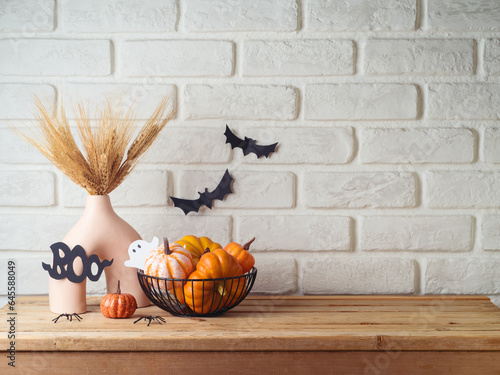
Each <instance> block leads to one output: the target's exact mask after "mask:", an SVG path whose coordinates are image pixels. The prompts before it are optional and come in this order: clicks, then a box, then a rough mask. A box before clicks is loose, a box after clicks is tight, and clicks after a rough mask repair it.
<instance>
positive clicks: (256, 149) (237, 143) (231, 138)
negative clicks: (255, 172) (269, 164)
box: [224, 125, 278, 159]
mask: <svg viewBox="0 0 500 375" xmlns="http://www.w3.org/2000/svg"><path fill="white" fill-rule="evenodd" d="M224 135H225V136H226V143H229V144H230V145H231V148H233V149H234V148H235V147H239V148H241V149H242V150H243V155H248V154H249V153H251V152H253V153H254V154H255V155H257V159H258V158H260V157H261V156H265V157H266V158H267V157H269V154H270V153H271V152H274V150H275V149H276V146H277V145H278V142H276V143H273V144H272V145H265V146H259V145H257V141H256V140H255V139H252V138H247V137H245V139H241V138H238V137H237V136H235V135H234V134H233V132H232V131H231V129H229V126H227V125H226V131H225V132H224Z"/></svg>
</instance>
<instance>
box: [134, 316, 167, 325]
mask: <svg viewBox="0 0 500 375" xmlns="http://www.w3.org/2000/svg"><path fill="white" fill-rule="evenodd" d="M142 319H144V321H146V320H147V321H148V327H149V325H150V324H151V323H152V322H157V323H158V324H160V325H161V323H162V322H163V323H165V319H163V318H162V317H161V316H152V315H150V316H141V317H140V318H139V319H137V320H136V321H135V322H134V324H135V323H137V322H139V321H141V320H142Z"/></svg>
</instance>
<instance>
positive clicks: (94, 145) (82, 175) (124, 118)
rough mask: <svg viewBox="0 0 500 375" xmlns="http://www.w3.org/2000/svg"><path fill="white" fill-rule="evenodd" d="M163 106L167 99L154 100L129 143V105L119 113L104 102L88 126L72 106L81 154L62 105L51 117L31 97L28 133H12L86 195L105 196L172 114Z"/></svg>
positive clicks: (84, 112) (87, 118)
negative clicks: (155, 103) (32, 115)
mask: <svg viewBox="0 0 500 375" xmlns="http://www.w3.org/2000/svg"><path fill="white" fill-rule="evenodd" d="M168 103H169V100H168V99H167V98H165V99H163V100H162V101H161V102H160V104H159V105H158V106H157V107H156V109H155V110H154V112H153V113H152V114H151V116H150V117H149V119H147V120H146V121H145V123H144V125H143V126H142V127H140V129H139V130H138V131H137V134H136V135H135V138H134V139H133V140H132V138H133V136H134V133H135V132H136V130H135V128H134V126H133V124H134V121H135V118H134V113H133V111H132V107H131V108H130V109H129V110H128V111H127V112H126V113H125V114H121V113H119V111H117V110H116V107H118V105H117V104H118V103H117V101H116V100H114V101H112V100H111V99H108V100H106V102H105V104H104V105H103V107H102V108H101V109H99V110H98V113H99V116H98V120H97V124H96V126H95V127H92V121H91V115H90V112H89V110H88V108H86V107H85V106H84V105H83V104H82V103H80V104H78V105H77V107H76V109H75V113H76V129H77V132H78V136H79V138H80V141H81V143H82V145H83V152H82V151H81V150H80V148H79V147H78V145H77V142H76V140H75V138H74V137H73V135H72V133H71V129H70V125H69V121H68V117H67V116H66V111H65V109H64V105H63V106H62V108H61V111H60V112H59V114H57V115H56V116H53V113H54V110H53V108H51V107H50V105H47V104H44V103H43V102H42V101H41V100H40V99H39V98H38V97H36V98H35V107H36V115H35V116H36V117H35V121H34V123H33V126H32V128H34V129H30V130H27V131H21V130H20V129H18V128H12V129H13V130H14V132H16V133H17V134H19V135H20V136H21V137H22V138H24V139H25V140H26V141H27V142H29V143H30V144H32V145H33V146H34V147H35V148H36V149H37V150H38V151H40V152H41V153H42V154H43V155H44V156H45V157H46V158H47V159H49V160H50V161H51V162H52V163H53V164H54V165H55V166H56V167H57V168H59V170H61V171H62V172H63V173H64V174H65V175H66V176H68V177H69V178H70V179H71V180H72V181H73V182H75V183H76V184H78V185H80V186H81V187H83V188H84V189H85V190H87V191H88V193H89V194H91V195H106V194H109V193H111V192H112V191H113V190H114V189H116V188H117V187H118V186H119V185H120V184H121V183H122V181H123V180H124V179H125V177H127V176H128V174H129V173H130V172H131V171H132V170H133V169H134V167H135V166H136V165H137V163H138V162H139V161H140V159H141V157H142V156H143V155H144V154H145V152H146V151H147V150H148V149H149V147H150V146H151V145H152V144H153V142H154V141H155V139H156V138H157V137H158V135H159V134H160V132H161V130H162V129H163V128H164V127H165V125H166V124H167V122H168V121H170V120H171V119H172V118H173V116H174V110H170V111H168V110H167V107H168Z"/></svg>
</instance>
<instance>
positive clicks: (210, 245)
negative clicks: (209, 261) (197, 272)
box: [175, 235, 222, 267]
mask: <svg viewBox="0 0 500 375" xmlns="http://www.w3.org/2000/svg"><path fill="white" fill-rule="evenodd" d="M175 243H178V244H179V245H181V246H182V247H184V248H185V249H186V250H188V251H189V252H190V253H191V256H192V257H193V266H194V267H196V265H197V264H198V262H199V261H200V258H201V256H202V255H203V254H204V253H205V250H206V249H209V250H210V251H214V250H216V249H222V246H221V245H220V244H218V243H217V242H213V241H212V240H211V239H210V238H208V237H199V238H198V237H196V236H193V235H189V236H184V237H182V238H181V239H180V240H179V241H175Z"/></svg>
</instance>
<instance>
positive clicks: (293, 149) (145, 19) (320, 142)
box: [0, 0, 500, 301]
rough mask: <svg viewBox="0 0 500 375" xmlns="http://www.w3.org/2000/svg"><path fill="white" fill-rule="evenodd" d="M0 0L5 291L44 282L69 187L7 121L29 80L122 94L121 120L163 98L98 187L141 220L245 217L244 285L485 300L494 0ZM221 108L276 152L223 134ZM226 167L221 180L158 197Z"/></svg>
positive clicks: (25, 100)
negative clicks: (186, 210) (242, 145)
mask: <svg viewBox="0 0 500 375" xmlns="http://www.w3.org/2000/svg"><path fill="white" fill-rule="evenodd" d="M1 3H2V4H1V5H0V8H1V9H0V52H1V54H0V55H1V57H0V269H2V267H3V268H5V264H6V263H5V261H6V259H9V258H14V259H17V260H18V264H19V267H18V269H19V274H20V277H21V278H26V279H28V278H29V279H30V282H29V283H28V282H25V281H21V285H20V290H21V291H22V292H23V293H46V292H47V275H46V273H45V272H43V270H41V266H40V263H41V261H42V260H44V261H45V260H46V259H47V258H50V252H49V250H48V249H49V246H50V244H52V243H53V242H56V241H58V240H60V239H61V238H62V237H63V236H64V234H65V233H66V232H67V231H68V230H69V229H70V228H71V226H72V225H73V224H74V223H75V222H76V221H77V219H78V218H79V217H80V215H81V213H82V206H83V205H84V202H85V199H84V198H85V192H84V191H82V189H79V188H77V187H75V186H74V185H73V183H72V182H70V181H69V180H68V179H67V178H66V177H65V176H64V175H62V174H61V173H60V172H58V171H57V170H56V169H55V168H54V167H53V166H52V165H51V164H50V163H48V162H47V160H46V159H45V158H44V157H43V156H41V155H40V154H39V153H38V152H37V151H35V150H34V149H33V148H31V146H28V145H26V144H25V143H23V142H22V141H21V140H19V139H18V138H16V137H15V136H14V135H13V134H12V133H11V132H10V130H9V129H8V125H9V124H11V123H14V124H17V125H21V126H25V127H29V126H30V123H29V120H32V119H34V112H33V102H32V101H33V96H34V94H38V95H39V96H42V97H44V98H45V99H46V100H47V101H48V103H50V104H54V105H56V107H57V108H60V106H61V103H62V102H63V101H64V103H65V104H66V106H67V107H70V106H71V105H72V104H73V102H74V101H75V100H77V99H79V98H83V99H85V100H86V101H87V102H88V103H89V104H90V105H91V106H94V105H95V104H97V103H99V102H101V101H102V100H103V99H104V98H105V97H106V96H108V95H118V94H121V96H122V105H123V107H124V108H126V107H128V106H129V105H130V104H131V103H135V105H136V113H137V117H138V118H139V119H144V118H147V117H148V116H149V115H150V113H151V111H152V110H153V108H154V107H155V104H156V103H157V102H158V101H159V100H160V98H162V97H164V96H170V97H171V99H172V102H171V103H172V104H171V105H172V107H173V108H175V109H176V110H177V115H176V117H175V118H174V120H173V121H172V122H171V123H170V124H169V125H168V126H167V128H166V129H165V131H164V132H163V134H162V135H161V137H160V138H159V139H158V142H157V143H156V144H155V145H154V147H153V148H152V149H151V151H150V152H149V153H148V154H147V155H146V157H145V158H144V161H143V163H142V164H141V165H140V167H139V168H138V169H137V171H135V172H134V173H133V174H132V175H131V176H130V177H129V178H128V179H127V180H126V181H125V182H124V183H123V185H122V186H121V187H120V188H118V189H117V190H116V191H115V192H113V193H112V194H111V198H112V201H113V204H114V206H115V208H116V211H117V212H118V213H119V214H120V215H122V216H123V217H124V218H125V219H126V220H127V221H129V222H130V223H131V224H132V225H133V226H134V227H135V228H136V229H137V230H138V231H139V233H141V235H142V236H143V237H144V238H146V239H148V240H149V239H151V238H152V237H153V236H158V237H161V236H163V235H168V236H169V237H170V238H172V239H176V238H180V237H181V236H183V235H185V234H196V235H208V236H210V237H213V239H214V240H216V241H218V242H220V243H224V244H225V243H227V242H230V241H233V240H234V241H242V242H243V241H248V240H249V239H250V238H252V237H254V236H256V237H257V240H256V241H255V243H254V244H253V245H252V247H253V251H254V254H255V257H256V259H257V267H258V268H259V276H258V280H257V283H256V284H255V291H256V292H263V293H296V294H301V293H405V294H407V293H409V294H412V293H414V294H423V293H480V294H482V293H484V294H489V295H492V296H493V297H494V298H495V301H500V287H499V284H498V276H499V275H498V271H497V270H498V268H499V267H498V266H499V265H498V259H497V258H498V256H497V255H498V251H499V250H500V193H499V191H500V182H499V181H500V126H499V125H500V79H499V77H500V42H499V41H500V2H499V1H498V0H461V1H456V0H439V1H438V0H346V1H336V0H253V1H247V0H213V1H205V0H177V1H174V0H151V1H147V2H144V1H139V0H117V1H113V2H103V1H98V0H89V1H78V0H64V1H55V0H15V1H14V0H3V1H2V2H1ZM139 5H140V6H139ZM68 113H69V114H70V115H71V116H72V111H71V110H69V111H68ZM23 120H24V121H23ZM226 124H228V125H229V126H230V127H231V129H233V130H234V131H235V133H236V134H238V135H239V136H241V137H244V136H247V137H251V138H253V139H256V140H258V143H260V144H270V143H274V142H279V145H278V148H277V150H276V152H275V153H273V154H271V155H270V157H269V158H260V159H257V158H256V156H255V155H248V156H243V153H242V151H241V150H240V149H235V150H231V148H230V146H229V145H227V144H225V137H224V134H223V133H224V129H225V125H226ZM226 168H227V169H229V171H230V172H231V174H232V175H233V177H234V179H235V181H234V184H233V190H234V194H232V195H228V196H227V197H226V199H225V200H224V201H223V202H220V201H216V202H215V204H214V207H213V209H212V210H209V209H206V208H202V209H201V210H200V212H199V213H198V214H189V215H188V216H185V215H184V214H183V213H182V212H181V211H180V210H179V209H178V208H175V207H173V205H172V202H171V200H170V199H169V198H168V197H169V196H170V195H173V196H178V197H185V198H194V197H196V195H197V192H198V191H202V190H203V189H204V188H205V187H207V188H210V187H212V186H215V185H216V184H217V182H218V181H219V179H220V178H221V176H222V174H223V173H224V171H225V169H226ZM0 275H3V273H2V271H0ZM28 276H29V277H28ZM23 280H24V279H23ZM5 285H6V284H5V280H3V279H0V298H1V295H2V294H5ZM21 286H22V288H21ZM88 288H89V289H88V290H89V291H91V292H94V293H100V292H102V291H103V284H102V283H97V284H92V283H89V286H88Z"/></svg>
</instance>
